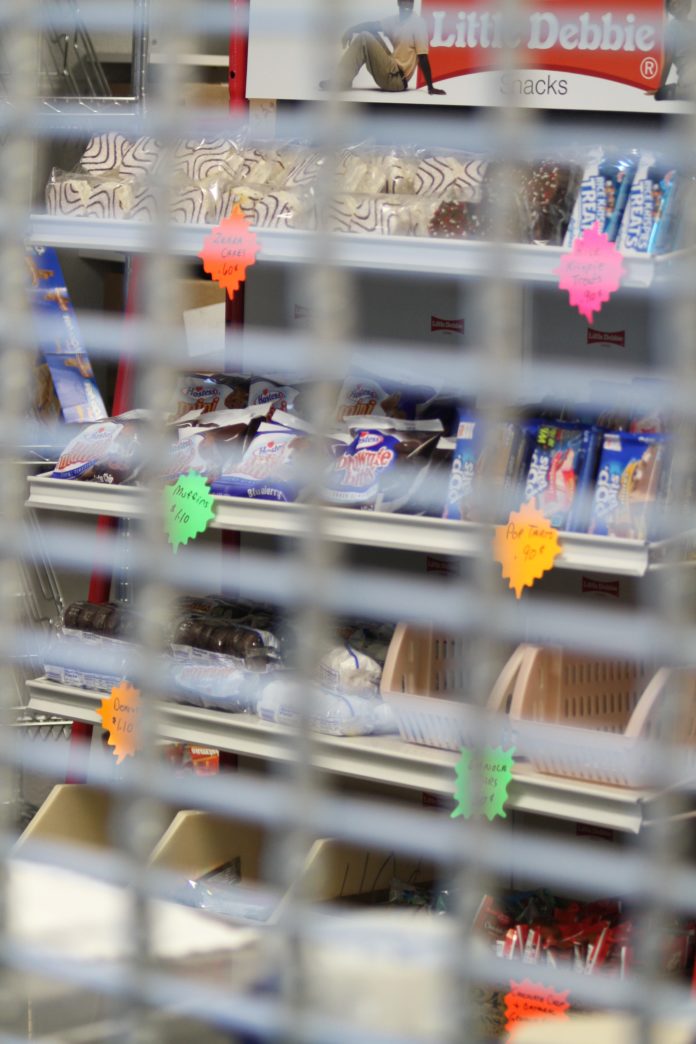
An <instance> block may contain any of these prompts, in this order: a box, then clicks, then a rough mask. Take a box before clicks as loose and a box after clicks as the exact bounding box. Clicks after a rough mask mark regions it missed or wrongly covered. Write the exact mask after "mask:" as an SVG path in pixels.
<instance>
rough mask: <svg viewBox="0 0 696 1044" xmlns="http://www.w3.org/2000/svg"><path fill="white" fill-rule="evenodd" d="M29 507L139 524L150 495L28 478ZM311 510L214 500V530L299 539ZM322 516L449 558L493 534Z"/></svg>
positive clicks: (647, 556) (384, 543)
mask: <svg viewBox="0 0 696 1044" xmlns="http://www.w3.org/2000/svg"><path fill="white" fill-rule="evenodd" d="M27 506H28V507H30V508H37V509H49V510H53V511H68V512H71V513H74V514H80V515H110V516H112V517H115V518H140V517H142V516H143V514H144V512H145V493H144V491H143V490H142V489H138V488H137V487H135V486H106V485H101V484H100V483H98V482H76V481H72V480H63V479H53V478H50V477H46V476H44V475H39V476H30V477H29V499H28V501H27ZM310 510H312V509H309V508H307V507H306V506H304V505H302V504H279V503H275V502H273V501H267V500H266V501H260V500H242V499H241V498H235V497H215V519H214V521H213V522H212V523H211V527H212V528H214V529H228V530H234V531H236V532H240V533H265V534H268V535H270V536H286V537H293V536H299V535H301V534H302V533H303V532H306V528H307V521H308V515H309V512H310ZM314 510H316V509H314ZM321 514H322V524H323V532H324V535H325V537H326V539H328V540H332V541H336V542H340V543H347V544H358V545H361V546H367V547H384V548H393V549H396V550H399V551H420V552H422V553H424V554H435V555H447V556H451V557H471V556H474V555H476V554H478V553H480V551H481V548H482V547H485V546H486V544H485V542H486V541H487V540H488V539H489V537H490V538H491V539H492V533H493V529H492V527H490V526H481V525H475V524H473V523H468V522H455V521H449V520H447V519H442V518H426V517H424V516H420V515H398V514H391V515H389V514H384V513H382V512H377V511H356V510H351V509H349V508H332V507H327V508H321ZM561 547H562V553H561V555H560V557H559V558H558V559H557V562H556V565H557V566H558V567H560V568H563V569H572V570H582V571H583V572H596V573H611V574H613V575H615V576H644V575H645V573H646V572H647V571H648V569H649V568H650V566H651V545H650V544H646V543H643V542H641V541H638V540H619V539H616V538H613V537H596V536H588V535H587V534H585V533H562V534H561Z"/></svg>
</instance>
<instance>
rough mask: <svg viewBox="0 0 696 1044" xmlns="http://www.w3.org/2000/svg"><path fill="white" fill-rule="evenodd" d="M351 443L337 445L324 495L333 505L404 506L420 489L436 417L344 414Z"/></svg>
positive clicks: (437, 428)
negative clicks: (407, 418) (408, 418)
mask: <svg viewBox="0 0 696 1044" xmlns="http://www.w3.org/2000/svg"><path fill="white" fill-rule="evenodd" d="M345 423H346V427H347V428H348V429H349V432H350V435H351V437H352V441H351V442H350V443H349V444H348V445H342V446H338V447H337V449H336V458H335V460H334V462H333V463H332V465H331V467H330V468H329V471H328V473H327V477H326V488H325V491H324V497H325V499H326V501H327V503H329V504H333V505H335V506H336V507H355V508H360V509H362V510H368V511H402V510H407V509H408V506H409V502H410V501H412V500H413V499H414V498H418V496H419V495H420V494H421V493H422V491H423V486H424V485H425V483H426V481H427V478H428V471H429V467H430V464H431V461H432V457H433V454H434V453H435V450H436V447H437V444H438V441H439V438H440V435H441V434H442V424H441V423H440V421H437V420H432V421H401V420H390V419H387V418H379V417H375V418H371V419H370V420H369V421H368V422H367V423H365V422H364V419H363V418H350V417H348V418H346V420H345Z"/></svg>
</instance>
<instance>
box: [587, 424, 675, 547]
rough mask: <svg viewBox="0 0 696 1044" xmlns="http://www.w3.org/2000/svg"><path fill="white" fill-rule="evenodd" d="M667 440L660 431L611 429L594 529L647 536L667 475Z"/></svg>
mask: <svg viewBox="0 0 696 1044" xmlns="http://www.w3.org/2000/svg"><path fill="white" fill-rule="evenodd" d="M666 448H667V447H666V442H665V439H664V437H663V436H659V435H637V434H630V433H628V432H624V431H621V432H607V433H606V434H605V435H604V438H603V441H602V449H601V454H600V458H599V468H598V471H597V481H596V485H595V494H594V501H593V505H592V519H591V522H590V530H589V531H590V533H598V534H601V535H604V536H615V537H626V538H628V539H632V540H647V539H648V538H649V536H650V531H651V512H652V511H653V509H654V505H655V501H656V499H657V495H658V490H659V487H660V483H661V480H662V476H663V471H664V466H665V457H666Z"/></svg>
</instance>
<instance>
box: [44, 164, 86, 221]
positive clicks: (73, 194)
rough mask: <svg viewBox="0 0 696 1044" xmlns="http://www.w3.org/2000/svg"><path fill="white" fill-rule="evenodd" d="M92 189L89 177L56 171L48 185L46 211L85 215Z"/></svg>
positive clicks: (76, 215) (73, 215) (71, 215)
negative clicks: (71, 175)
mask: <svg viewBox="0 0 696 1044" xmlns="http://www.w3.org/2000/svg"><path fill="white" fill-rule="evenodd" d="M91 191H92V190H91V186H90V182H89V181H88V179H87V178H78V177H70V176H69V175H57V174H56V173H55V172H54V174H53V177H52V178H51V180H50V181H49V183H48V185H47V186H46V211H47V212H48V213H49V214H65V215H67V216H69V217H84V216H85V207H86V206H87V204H88V203H89V197H90V193H91Z"/></svg>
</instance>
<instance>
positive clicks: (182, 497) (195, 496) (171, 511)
mask: <svg viewBox="0 0 696 1044" xmlns="http://www.w3.org/2000/svg"><path fill="white" fill-rule="evenodd" d="M164 498H165V515H164V519H165V525H166V528H167V536H168V537H169V543H170V544H171V545H172V547H173V548H174V554H176V552H177V551H178V550H179V548H180V547H181V545H182V544H188V542H189V540H194V539H195V537H197V536H199V534H200V533H205V531H206V529H207V528H208V526H209V525H210V523H211V522H212V521H213V519H214V518H215V511H214V508H213V505H214V503H215V501H214V500H213V495H212V493H211V492H210V486H209V485H208V480H207V479H206V478H203V476H202V475H199V474H198V472H196V471H189V473H188V475H180V476H179V478H178V479H177V480H176V482H172V484H171V485H170V486H166V487H165V490H164Z"/></svg>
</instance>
